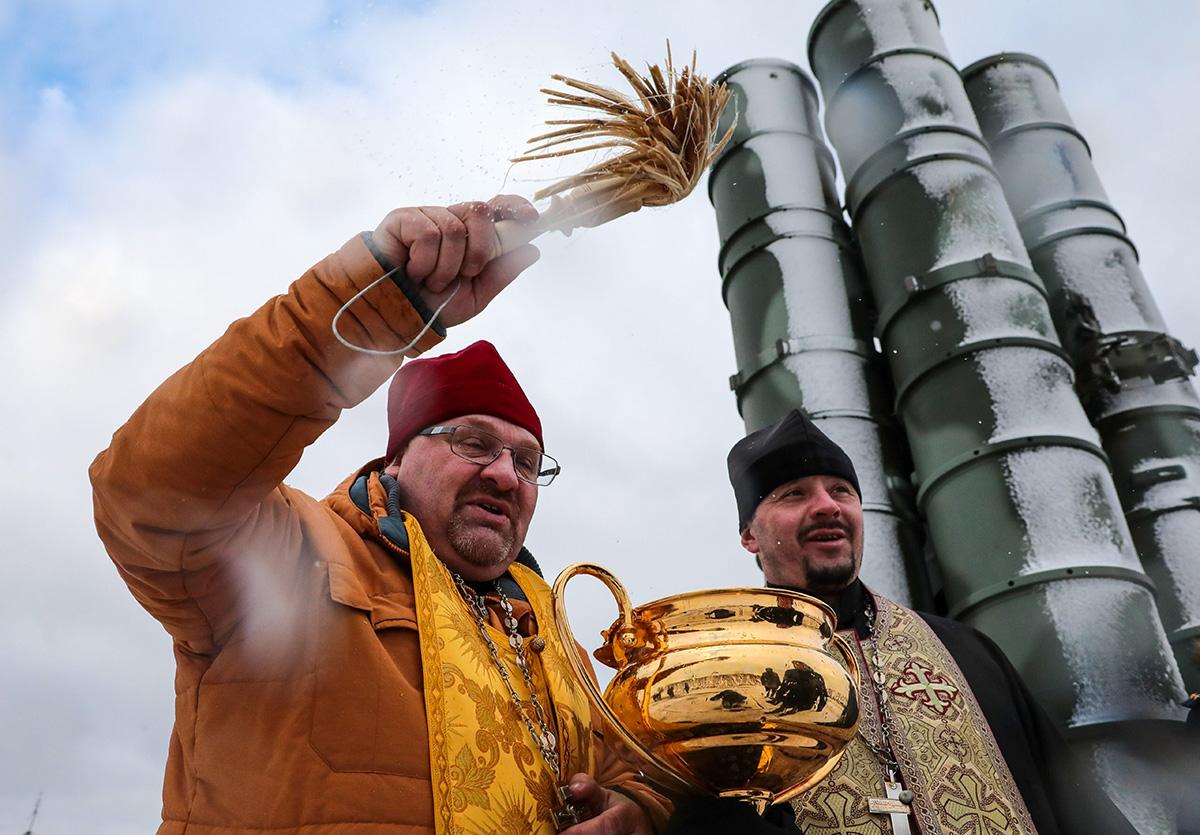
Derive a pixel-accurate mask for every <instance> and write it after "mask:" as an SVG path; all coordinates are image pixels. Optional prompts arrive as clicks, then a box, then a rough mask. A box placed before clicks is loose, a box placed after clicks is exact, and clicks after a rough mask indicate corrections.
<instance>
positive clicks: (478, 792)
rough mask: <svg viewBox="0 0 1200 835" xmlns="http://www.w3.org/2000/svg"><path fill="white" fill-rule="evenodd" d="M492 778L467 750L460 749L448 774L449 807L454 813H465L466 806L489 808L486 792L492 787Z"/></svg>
mask: <svg viewBox="0 0 1200 835" xmlns="http://www.w3.org/2000/svg"><path fill="white" fill-rule="evenodd" d="M493 776H494V775H493V772H492V771H490V770H489V769H487V768H485V767H484V764H483V763H481V762H479V761H477V760H476V759H475V757H474V756H473V755H472V754H471V750H470V749H469V748H467V747H465V746H464V747H463V748H460V749H459V751H458V756H456V757H455V758H454V765H452V766H450V772H449V782H450V805H451V806H452V807H453V808H454V811H456V812H462V811H465V810H466V808H467V807H468V806H479V807H480V808H482V809H488V808H491V805H492V804H491V801H489V800H488V796H487V790H488V788H489V787H490V786H491V785H492V778H493Z"/></svg>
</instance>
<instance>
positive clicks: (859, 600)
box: [770, 577, 870, 638]
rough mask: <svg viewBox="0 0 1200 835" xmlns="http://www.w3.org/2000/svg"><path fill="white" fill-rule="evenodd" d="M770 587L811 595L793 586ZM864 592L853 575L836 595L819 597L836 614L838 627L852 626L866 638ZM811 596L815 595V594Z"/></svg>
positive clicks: (861, 636) (867, 627) (868, 627)
mask: <svg viewBox="0 0 1200 835" xmlns="http://www.w3.org/2000/svg"><path fill="white" fill-rule="evenodd" d="M770 587H771V588H774V589H784V590H785V591H794V592H798V593H800V594H809V595H812V592H809V591H806V590H805V589H801V588H796V587H795V586H784V585H774V584H772V585H771V586H770ZM866 594H867V590H866V588H865V587H864V586H863V584H862V580H860V579H858V578H857V577H855V578H854V582H852V583H851V584H850V585H848V586H846V588H844V589H842V590H841V591H840V592H838V593H837V594H836V595H833V596H831V597H826V596H821V597H820V599H821V600H823V601H824V602H825V603H827V604H829V606H831V607H832V608H833V612H834V614H835V615H837V622H838V629H847V628H849V627H850V626H853V627H854V631H855V632H857V633H858V636H859V637H860V638H866V637H867V636H868V635H869V634H870V624H868V623H867V615H866V611H865V610H864V607H863V597H864V595H866ZM813 596H814V597H816V596H817V595H813Z"/></svg>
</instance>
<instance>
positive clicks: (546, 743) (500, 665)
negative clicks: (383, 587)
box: [452, 572, 562, 781]
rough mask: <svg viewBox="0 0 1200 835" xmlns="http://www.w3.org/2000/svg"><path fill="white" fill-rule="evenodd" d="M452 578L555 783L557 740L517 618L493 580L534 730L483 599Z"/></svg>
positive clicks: (459, 579) (557, 771)
mask: <svg viewBox="0 0 1200 835" xmlns="http://www.w3.org/2000/svg"><path fill="white" fill-rule="evenodd" d="M452 576H453V577H454V583H455V585H457V586H458V590H459V591H460V592H461V593H462V596H463V599H464V600H465V601H466V603H467V608H468V609H470V610H471V614H473V615H474V616H475V625H476V626H477V627H478V628H479V634H480V635H481V636H482V637H483V642H484V643H485V644H486V645H487V648H488V653H489V654H491V656H492V663H494V664H495V665H496V669H497V670H498V671H499V672H500V678H502V679H504V686H505V687H507V688H508V695H509V698H510V699H511V700H512V703H513V706H514V707H515V708H516V709H517V715H518V716H520V717H521V720H522V721H523V722H524V723H525V727H526V729H527V730H528V731H529V737H530V739H532V740H533V744H534V745H535V746H537V749H538V751H540V752H541V754H542V759H543V760H545V761H546V765H547V766H548V767H549V768H550V772H551V773H552V774H553V775H554V779H555V780H556V781H557V780H561V779H562V774H561V773H560V772H559V758H558V738H557V737H556V736H555V735H554V732H553V731H551V730H550V723H549V722H548V721H547V719H546V711H545V710H543V709H542V702H541V700H540V699H539V698H538V695H537V688H536V687H534V684H533V675H532V673H530V671H529V663H528V662H527V661H526V660H525V648H524V645H525V638H524V637H523V636H522V635H521V633H520V632H518V631H517V619H516V617H514V616H513V610H512V604H511V603H509V602H508V596H507V595H505V593H504V590H503V589H501V588H500V584H499V583H497V582H495V581H493V586H494V588H495V589H496V594H498V595H499V596H500V608H501V609H502V610H503V612H504V618H503V620H504V633H505V634H506V635H507V636H508V645H509V646H510V647H512V650H513V652H514V653H515V655H516V657H517V667H519V668H520V670H521V676H522V677H523V678H524V679H525V686H526V687H528V688H529V703H530V704H531V705H532V706H533V712H534V715H535V716H536V717H537V723H538V727H537V728H535V727H534V724H533V720H532V719H530V718H529V711H527V710H526V709H525V700H524V699H522V698H521V695H520V694H519V693H517V690H516V688H515V687H513V683H512V679H510V678H509V675H508V668H507V667H506V666H505V665H504V662H503V661H501V660H500V653H499V651H498V650H497V649H496V644H495V642H494V641H493V640H492V636H491V635H489V634H488V631H487V615H488V610H487V604H486V603H484V602H483V598H482V597H481V596H480V595H479V593H478V592H476V591H475V590H474V589H472V588H471V587H470V586H468V585H467V583H466V581H465V580H463V578H462V577H461V576H460V575H459V574H458V573H457V572H455V573H454V574H453V575H452ZM539 728H540V733H539Z"/></svg>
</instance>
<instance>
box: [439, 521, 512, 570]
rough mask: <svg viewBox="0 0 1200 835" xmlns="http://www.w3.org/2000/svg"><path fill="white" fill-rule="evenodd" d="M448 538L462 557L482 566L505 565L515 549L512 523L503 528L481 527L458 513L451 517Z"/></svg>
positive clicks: (447, 532)
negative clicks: (465, 520) (465, 519)
mask: <svg viewBox="0 0 1200 835" xmlns="http://www.w3.org/2000/svg"><path fill="white" fill-rule="evenodd" d="M446 538H447V539H448V540H450V545H451V547H452V548H454V550H455V551H457V552H458V555H459V556H460V557H462V558H463V559H464V560H466V561H467V562H469V563H471V565H477V566H479V567H480V568H490V567H492V566H497V565H505V564H506V563H508V561H509V555H510V554H512V550H513V540H514V536H513V528H512V525H511V524H509V526H508V527H507V528H504V529H502V530H495V529H492V528H486V529H481V528H478V527H475V526H474V525H468V524H467V523H466V522H464V521H463V519H462V517H461V516H459V515H458V514H457V513H455V514H454V515H452V516H451V517H450V524H449V525H448V526H447V527H446Z"/></svg>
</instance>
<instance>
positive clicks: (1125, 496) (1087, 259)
mask: <svg viewBox="0 0 1200 835" xmlns="http://www.w3.org/2000/svg"><path fill="white" fill-rule="evenodd" d="M962 77H963V82H964V84H965V85H966V91H967V95H968V97H969V98H970V100H971V103H972V104H973V105H974V108H975V112H976V114H977V116H978V118H979V124H980V127H981V128H982V130H983V136H984V139H985V140H987V142H988V144H989V145H990V146H991V149H992V155H993V157H994V159H995V161H996V168H997V171H998V172H999V175H1000V181H1001V183H1002V184H1003V186H1004V191H1005V193H1006V194H1007V196H1008V202H1009V205H1010V206H1011V207H1012V210H1013V214H1014V215H1015V216H1016V220H1017V223H1018V226H1019V227H1020V230H1021V234H1022V236H1023V238H1024V240H1025V244H1026V246H1027V247H1028V249H1029V255H1030V258H1031V259H1032V262H1033V266H1034V268H1035V269H1036V270H1037V272H1038V275H1040V276H1041V277H1042V279H1043V280H1044V281H1045V283H1046V289H1047V292H1048V293H1049V297H1050V311H1051V313H1052V315H1053V317H1054V323H1055V325H1056V327H1057V329H1058V333H1059V336H1060V338H1061V339H1062V342H1063V345H1064V346H1065V347H1066V349H1067V351H1068V353H1069V354H1070V355H1071V357H1072V360H1073V363H1074V366H1075V371H1076V377H1077V381H1078V389H1079V394H1080V398H1081V400H1082V401H1083V404H1084V407H1085V408H1086V410H1087V412H1088V415H1089V416H1090V417H1091V419H1092V422H1093V423H1094V424H1095V426H1096V428H1097V429H1098V430H1099V433H1100V437H1101V441H1102V443H1103V446H1104V450H1105V452H1107V453H1108V456H1109V458H1110V460H1111V462H1112V471H1113V476H1114V479H1115V481H1116V485H1117V492H1118V495H1119V496H1120V499H1121V503H1122V506H1123V507H1124V509H1125V514H1126V520H1127V521H1128V523H1129V529H1130V533H1131V534H1132V536H1133V541H1134V544H1135V545H1136V546H1137V550H1138V553H1139V555H1140V556H1141V558H1142V564H1143V565H1144V566H1145V568H1146V573H1147V574H1148V575H1149V576H1150V577H1151V579H1152V580H1153V581H1154V584H1155V587H1156V588H1157V591H1158V598H1157V599H1158V609H1159V613H1160V615H1161V617H1162V620H1163V624H1164V626H1165V627H1166V629H1167V636H1168V638H1169V640H1170V642H1171V645H1172V648H1173V649H1174V651H1175V657H1176V660H1177V661H1178V662H1179V666H1180V670H1181V671H1182V672H1183V677H1184V682H1185V683H1186V684H1187V686H1188V688H1189V689H1190V690H1193V691H1196V690H1200V664H1197V662H1196V661H1194V660H1193V653H1194V652H1195V649H1196V647H1197V646H1200V550H1197V544H1196V543H1198V542H1200V400H1198V399H1197V397H1196V392H1195V390H1194V389H1193V388H1192V386H1191V384H1190V382H1189V381H1188V380H1187V377H1188V376H1189V375H1190V374H1191V373H1192V371H1193V368H1194V365H1195V358H1194V355H1193V354H1192V353H1191V352H1189V351H1188V350H1187V349H1184V348H1182V346H1180V345H1179V344H1178V342H1176V341H1175V340H1173V339H1172V338H1171V337H1170V336H1169V335H1168V334H1167V332H1166V326H1165V324H1164V322H1163V320H1162V316H1161V314H1160V313H1159V310H1158V307H1157V305H1155V303H1154V299H1153V297H1152V295H1151V293H1150V290H1149V288H1148V287H1147V286H1146V282H1145V279H1144V278H1143V276H1142V273H1141V269H1140V267H1139V265H1138V255H1137V249H1136V248H1135V247H1134V245H1133V242H1132V241H1130V240H1129V238H1128V237H1126V234H1125V224H1124V222H1123V221H1122V220H1121V217H1120V215H1119V214H1117V212H1116V210H1115V209H1113V208H1112V206H1111V205H1110V204H1109V202H1108V197H1107V195H1106V194H1105V192H1104V187H1103V186H1102V185H1101V183H1100V178H1099V176H1098V175H1097V173H1096V170H1095V167H1094V166H1093V164H1092V157H1091V150H1090V149H1089V147H1088V144H1087V141H1086V139H1084V137H1083V135H1082V134H1081V133H1080V132H1079V131H1078V130H1077V129H1076V128H1075V125H1074V124H1073V123H1072V121H1071V117H1070V115H1069V114H1068V112H1067V109H1066V106H1065V104H1064V103H1063V100H1062V97H1061V95H1060V93H1059V89H1058V82H1057V80H1056V79H1055V78H1054V74H1053V73H1052V72H1051V71H1050V68H1049V67H1048V66H1046V65H1045V64H1044V63H1043V62H1042V61H1041V60H1039V59H1037V58H1035V57H1033V56H1031V55H1022V54H1016V53H1009V54H1002V55H995V56H992V57H990V58H985V59H983V60H981V61H978V62H976V63H974V64H972V65H971V66H970V67H968V68H966V69H965V70H963V73H962Z"/></svg>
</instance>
